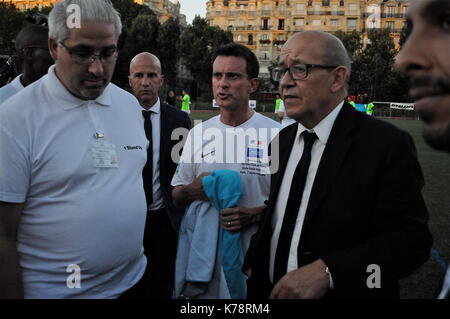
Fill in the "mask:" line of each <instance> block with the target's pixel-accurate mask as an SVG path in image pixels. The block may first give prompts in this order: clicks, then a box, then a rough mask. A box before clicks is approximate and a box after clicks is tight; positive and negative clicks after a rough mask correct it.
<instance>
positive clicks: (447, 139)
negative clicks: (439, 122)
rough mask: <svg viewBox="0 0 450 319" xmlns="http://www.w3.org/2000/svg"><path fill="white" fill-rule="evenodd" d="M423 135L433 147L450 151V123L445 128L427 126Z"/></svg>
mask: <svg viewBox="0 0 450 319" xmlns="http://www.w3.org/2000/svg"><path fill="white" fill-rule="evenodd" d="M423 137H424V139H425V142H427V144H428V145H430V146H431V147H432V148H434V149H437V150H440V151H446V152H449V153H450V124H447V126H445V127H444V128H433V127H431V126H425V127H424V130H423Z"/></svg>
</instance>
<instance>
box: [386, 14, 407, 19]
mask: <svg viewBox="0 0 450 319" xmlns="http://www.w3.org/2000/svg"><path fill="white" fill-rule="evenodd" d="M381 18H393V19H404V18H405V15H404V14H403V13H382V14H381Z"/></svg>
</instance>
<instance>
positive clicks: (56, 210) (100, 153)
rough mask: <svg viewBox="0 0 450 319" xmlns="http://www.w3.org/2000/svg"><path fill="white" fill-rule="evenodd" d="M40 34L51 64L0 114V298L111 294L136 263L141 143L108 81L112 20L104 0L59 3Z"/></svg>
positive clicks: (114, 34) (116, 27)
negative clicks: (76, 17)
mask: <svg viewBox="0 0 450 319" xmlns="http://www.w3.org/2000/svg"><path fill="white" fill-rule="evenodd" d="M71 4H75V5H76V6H77V7H78V9H79V12H80V14H81V20H80V21H81V24H80V25H76V24H75V25H74V26H73V27H72V28H71V27H70V25H68V24H66V21H71V20H70V19H68V17H69V15H70V14H71V13H72V11H73V6H72V7H71V8H72V9H70V8H68V6H69V5H71ZM69 9H70V10H69ZM75 11H77V10H75ZM49 30H50V31H49V48H50V53H51V55H52V57H53V58H54V59H55V61H56V64H55V66H54V67H51V68H50V69H49V72H48V74H47V75H46V76H44V77H43V78H42V79H40V80H38V81H36V82H35V83H33V84H32V85H30V86H28V87H26V88H25V89H23V90H22V91H21V92H19V93H17V94H16V95H14V96H13V97H11V98H10V99H9V102H8V103H7V105H3V106H2V108H0V256H1V263H0V297H7V298H20V297H25V298H116V297H118V296H120V295H122V294H123V293H124V292H126V291H128V293H129V292H130V291H133V289H134V290H135V289H136V286H139V285H137V283H138V282H139V281H140V279H141V277H142V275H143V273H144V271H145V267H146V258H145V256H144V254H143V247H142V239H143V232H144V225H145V217H146V202H145V195H144V189H143V185H142V175H141V174H142V169H143V167H144V165H145V162H146V148H147V145H148V141H147V139H146V137H145V132H144V130H143V129H142V127H143V119H142V115H141V114H140V106H139V103H138V102H137V100H136V99H135V98H134V97H133V96H132V95H131V94H128V93H127V92H125V91H124V90H122V89H120V88H118V87H117V86H115V85H113V84H110V80H111V76H112V74H113V71H114V66H115V61H116V58H117V40H118V38H119V35H120V32H121V22H120V18H119V15H118V13H117V12H116V11H115V10H114V8H113V6H112V4H111V3H110V2H109V1H103V0H66V1H64V2H58V3H57V4H55V6H54V8H53V10H52V11H51V13H50V16H49ZM124 128H126V129H124ZM133 286H134V287H133ZM132 287H133V289H130V288H132Z"/></svg>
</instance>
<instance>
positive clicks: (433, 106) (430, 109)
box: [409, 87, 449, 124]
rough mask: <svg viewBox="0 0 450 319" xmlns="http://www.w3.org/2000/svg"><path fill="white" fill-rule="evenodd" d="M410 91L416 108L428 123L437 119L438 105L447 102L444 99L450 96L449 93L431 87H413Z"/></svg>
mask: <svg viewBox="0 0 450 319" xmlns="http://www.w3.org/2000/svg"><path fill="white" fill-rule="evenodd" d="M409 93H410V96H411V98H412V99H413V100H414V101H415V103H414V108H415V110H416V111H417V113H419V116H420V118H421V119H422V120H423V121H424V122H425V123H427V124H430V123H432V122H434V121H435V120H436V114H435V113H436V110H437V106H439V105H441V104H443V103H445V102H443V101H442V99H444V98H447V97H449V94H447V93H444V92H442V91H441V90H438V89H436V88H430V87H419V88H414V89H411V90H410V91H409ZM447 103H448V102H447Z"/></svg>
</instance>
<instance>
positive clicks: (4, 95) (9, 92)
mask: <svg viewBox="0 0 450 319" xmlns="http://www.w3.org/2000/svg"><path fill="white" fill-rule="evenodd" d="M21 76H22V74H20V75H18V76H16V77H15V78H14V80H12V81H11V82H10V83H8V84H6V85H5V86H2V87H1V88H0V104H2V103H3V102H4V101H6V100H7V99H8V98H9V97H11V96H13V95H14V94H16V93H17V92H19V91H20V90H22V89H23V88H24V86H23V84H22V82H20V77H21Z"/></svg>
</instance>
